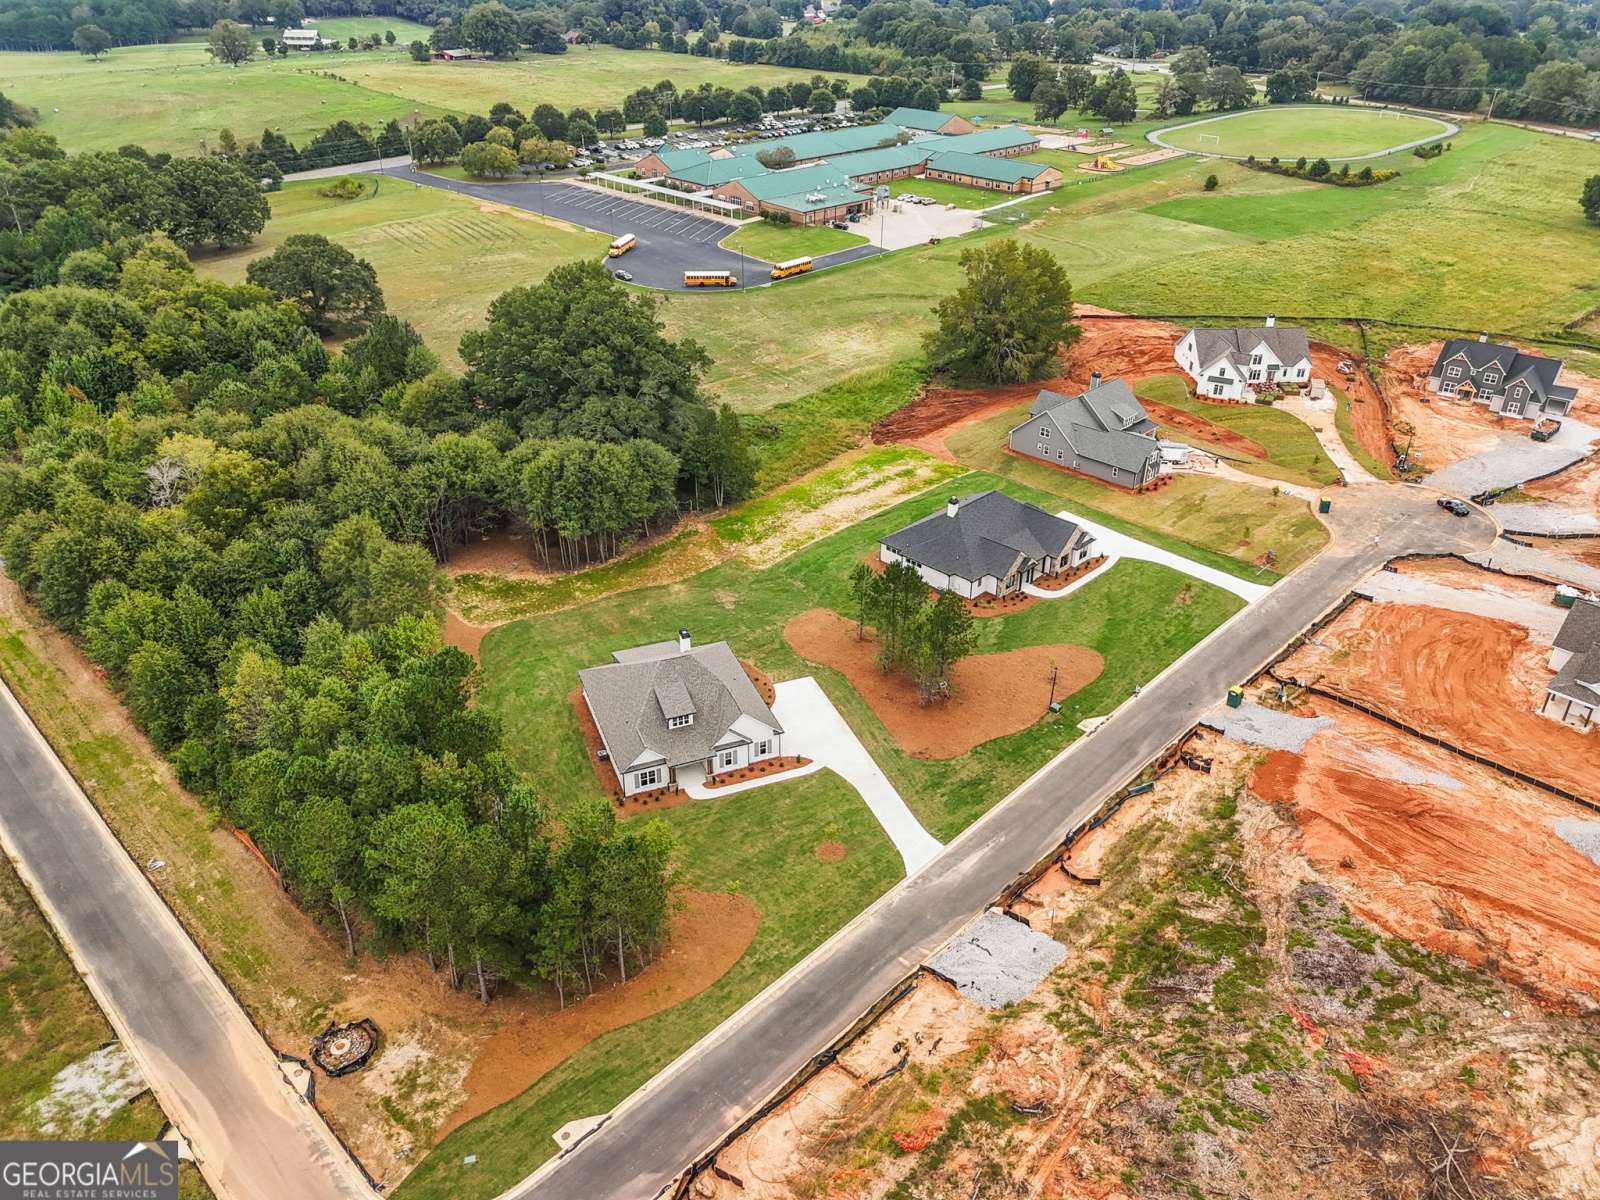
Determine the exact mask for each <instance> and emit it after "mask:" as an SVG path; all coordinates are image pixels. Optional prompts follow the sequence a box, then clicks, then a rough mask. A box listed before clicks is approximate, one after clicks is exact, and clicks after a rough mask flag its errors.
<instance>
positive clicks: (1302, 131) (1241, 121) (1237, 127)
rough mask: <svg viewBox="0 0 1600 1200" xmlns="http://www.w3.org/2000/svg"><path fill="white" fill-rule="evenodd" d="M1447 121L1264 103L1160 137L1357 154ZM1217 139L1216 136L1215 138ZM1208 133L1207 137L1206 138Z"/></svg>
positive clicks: (1296, 152)
mask: <svg viewBox="0 0 1600 1200" xmlns="http://www.w3.org/2000/svg"><path fill="white" fill-rule="evenodd" d="M1445 133H1446V129H1445V126H1444V124H1443V123H1442V122H1440V121H1436V120H1433V119H1432V118H1430V117H1420V116H1414V115H1413V114H1411V113H1399V112H1383V111H1378V110H1373V109H1366V108H1342V107H1341V108H1335V107H1333V106H1332V105H1325V106H1317V107H1304V108H1302V107H1292V108H1262V109H1253V110H1247V111H1244V112H1239V113H1228V114H1226V115H1224V116H1218V117H1206V118H1202V119H1201V120H1200V121H1199V122H1192V123H1183V124H1179V125H1174V126H1171V127H1169V128H1167V129H1164V130H1162V131H1161V140H1162V141H1164V142H1166V143H1167V144H1168V145H1171V146H1176V147H1178V149H1180V150H1194V151H1197V152H1198V153H1201V154H1231V155H1235V156H1237V157H1241V158H1242V157H1244V156H1245V155H1249V154H1254V155H1255V156H1256V157H1257V158H1272V157H1274V156H1277V157H1279V158H1299V157H1300V156H1301V155H1304V156H1305V157H1307V158H1317V157H1322V158H1327V159H1332V160H1338V159H1341V158H1356V157H1359V156H1364V155H1368V154H1379V153H1381V152H1383V151H1385V150H1390V149H1393V148H1394V147H1396V146H1403V145H1406V144H1407V143H1408V142H1414V141H1416V140H1418V139H1419V138H1432V137H1443V136H1444V135H1445ZM1213 138H1215V139H1216V140H1215V141H1213V140H1212V139H1213ZM1202 139H1203V140H1202Z"/></svg>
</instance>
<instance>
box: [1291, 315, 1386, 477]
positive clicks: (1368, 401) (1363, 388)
mask: <svg viewBox="0 0 1600 1200" xmlns="http://www.w3.org/2000/svg"><path fill="white" fill-rule="evenodd" d="M1341 362H1349V363H1352V364H1355V365H1356V370H1355V373H1354V375H1352V376H1351V377H1350V378H1348V379H1347V378H1345V376H1344V375H1343V374H1342V373H1341V372H1340V370H1339V364H1340V363H1341ZM1311 376H1312V378H1313V379H1323V380H1326V381H1327V382H1328V384H1329V385H1330V386H1332V387H1336V388H1339V389H1341V390H1342V391H1343V392H1344V393H1345V395H1347V396H1349V397H1350V400H1351V405H1350V426H1351V428H1352V429H1354V430H1355V435H1356V441H1358V442H1360V443H1361V448H1362V449H1363V450H1365V451H1366V452H1367V453H1368V454H1370V455H1372V457H1373V458H1375V459H1377V460H1378V461H1379V462H1381V463H1385V464H1388V463H1393V462H1394V448H1393V446H1392V445H1391V444H1390V436H1389V410H1388V407H1387V406H1386V405H1385V404H1384V402H1383V398H1382V397H1381V396H1379V395H1378V389H1377V388H1375V387H1374V386H1373V385H1372V377H1371V376H1370V375H1368V374H1367V372H1366V370H1365V368H1363V367H1362V366H1361V365H1360V364H1359V363H1357V362H1356V357H1355V355H1353V354H1351V353H1350V352H1349V351H1347V350H1344V349H1341V348H1340V347H1338V346H1330V345H1328V343H1327V342H1312V343H1311ZM1336 402H1337V400H1336Z"/></svg>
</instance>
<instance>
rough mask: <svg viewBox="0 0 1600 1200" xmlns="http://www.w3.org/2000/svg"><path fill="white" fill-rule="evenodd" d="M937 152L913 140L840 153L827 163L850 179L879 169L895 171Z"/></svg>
mask: <svg viewBox="0 0 1600 1200" xmlns="http://www.w3.org/2000/svg"><path fill="white" fill-rule="evenodd" d="M937 152H938V151H937V148H936V147H935V146H931V145H929V143H927V142H913V143H911V144H910V145H909V146H885V147H884V148H883V149H881V150H863V151H861V152H860V153H859V154H845V155H841V156H840V157H838V158H830V159H829V160H828V165H829V166H832V167H836V168H838V170H839V171H841V172H842V173H844V174H845V175H847V176H849V177H850V178H851V179H858V178H860V177H861V176H863V175H876V174H877V173H878V172H879V171H897V170H899V169H900V168H901V167H910V166H916V165H918V164H921V163H925V162H927V161H928V159H929V158H930V157H931V156H932V155H934V154H936V153H937Z"/></svg>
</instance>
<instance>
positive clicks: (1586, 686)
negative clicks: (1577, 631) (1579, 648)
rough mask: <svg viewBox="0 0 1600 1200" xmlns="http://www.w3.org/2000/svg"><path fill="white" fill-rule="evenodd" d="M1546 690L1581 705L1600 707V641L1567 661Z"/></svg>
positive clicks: (1547, 685)
mask: <svg viewBox="0 0 1600 1200" xmlns="http://www.w3.org/2000/svg"><path fill="white" fill-rule="evenodd" d="M1545 688H1546V690H1547V691H1550V692H1554V693H1555V694H1556V695H1557V696H1564V697H1565V698H1567V699H1568V700H1576V701H1578V703H1580V704H1594V705H1600V641H1596V642H1595V643H1594V644H1593V645H1592V646H1590V647H1589V648H1588V649H1587V650H1585V651H1584V652H1583V653H1582V654H1574V655H1573V656H1572V657H1571V658H1569V659H1567V665H1566V666H1564V667H1562V668H1561V670H1560V671H1558V672H1557V673H1556V677H1555V678H1554V679H1552V680H1551V681H1550V682H1549V683H1548V684H1546V685H1545Z"/></svg>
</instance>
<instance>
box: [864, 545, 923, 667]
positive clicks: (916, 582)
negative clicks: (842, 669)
mask: <svg viewBox="0 0 1600 1200" xmlns="http://www.w3.org/2000/svg"><path fill="white" fill-rule="evenodd" d="M927 604H928V585H927V584H926V583H924V582H923V580H922V576H921V575H919V574H917V569H916V568H915V567H912V566H908V565H907V564H905V563H901V562H893V563H890V564H889V565H888V566H886V567H885V568H884V570H883V574H882V575H879V576H876V577H875V582H874V585H873V588H872V605H871V611H872V625H873V628H874V629H875V630H877V634H878V655H877V657H878V669H879V670H881V671H884V672H886V673H887V672H889V671H898V670H899V669H900V668H902V667H904V666H906V665H908V663H909V661H910V657H911V645H912V635H913V631H914V630H915V628H916V625H917V621H918V618H919V617H920V615H921V613H922V610H923V609H924V608H926V607H927Z"/></svg>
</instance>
